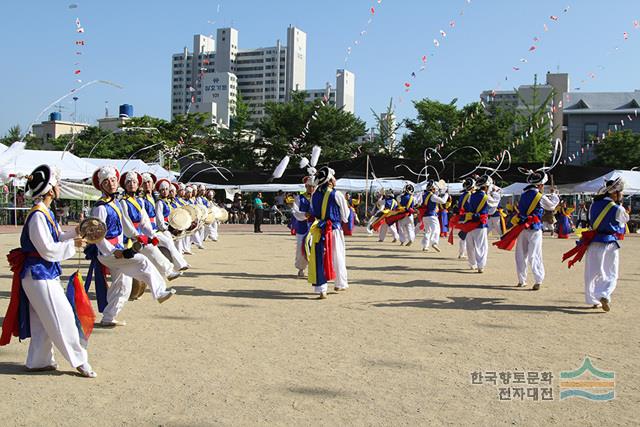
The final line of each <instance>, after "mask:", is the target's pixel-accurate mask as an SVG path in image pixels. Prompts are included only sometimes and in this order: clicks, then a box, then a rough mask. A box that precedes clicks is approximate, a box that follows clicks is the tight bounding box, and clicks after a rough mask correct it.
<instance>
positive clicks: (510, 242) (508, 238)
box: [493, 215, 540, 251]
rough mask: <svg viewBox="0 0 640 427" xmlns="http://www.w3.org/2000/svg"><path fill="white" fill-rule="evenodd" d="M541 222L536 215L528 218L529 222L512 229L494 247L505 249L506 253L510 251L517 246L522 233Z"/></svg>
mask: <svg viewBox="0 0 640 427" xmlns="http://www.w3.org/2000/svg"><path fill="white" fill-rule="evenodd" d="M539 222H540V218H538V217H537V216H535V215H532V216H528V217H527V220H526V221H525V222H524V223H522V224H518V225H516V226H515V227H512V228H511V230H509V231H507V232H506V233H505V234H504V235H503V236H502V237H501V238H500V240H498V241H497V242H495V243H493V245H494V246H497V247H498V249H504V250H506V251H510V250H511V249H513V247H514V246H515V245H516V241H517V240H518V236H519V235H520V233H522V231H524V230H526V229H529V228H531V225H533V224H537V223H539Z"/></svg>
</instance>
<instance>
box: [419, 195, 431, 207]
mask: <svg viewBox="0 0 640 427" xmlns="http://www.w3.org/2000/svg"><path fill="white" fill-rule="evenodd" d="M431 196H433V193H429V195H428V196H427V198H426V199H424V202H422V205H423V206H427V203H429V200H431Z"/></svg>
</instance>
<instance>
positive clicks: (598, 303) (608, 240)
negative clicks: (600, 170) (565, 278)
mask: <svg viewBox="0 0 640 427" xmlns="http://www.w3.org/2000/svg"><path fill="white" fill-rule="evenodd" d="M623 190H624V181H623V180H622V178H616V179H612V180H609V181H606V182H605V184H604V186H603V187H602V188H600V189H599V190H598V193H597V194H596V196H595V197H594V199H593V203H592V204H591V208H590V209H589V225H590V227H591V229H590V230H587V231H583V232H582V235H581V237H580V241H579V242H578V245H577V246H576V247H575V248H573V249H572V250H570V251H569V252H567V253H566V254H564V256H563V261H564V260H566V259H568V258H570V257H574V259H573V260H571V261H569V268H571V266H572V265H573V264H575V263H576V262H578V261H580V260H581V259H582V257H583V256H585V254H586V257H585V263H584V296H585V300H586V302H587V304H590V305H592V306H593V307H594V308H598V307H602V309H603V310H604V311H609V310H610V309H611V294H613V291H614V290H615V288H616V285H617V283H618V268H619V262H620V257H619V251H620V244H619V243H618V241H619V240H620V239H621V238H623V236H624V233H625V231H626V224H627V222H628V221H629V212H627V210H626V209H625V208H624V207H623V206H622V201H623V194H622V192H623Z"/></svg>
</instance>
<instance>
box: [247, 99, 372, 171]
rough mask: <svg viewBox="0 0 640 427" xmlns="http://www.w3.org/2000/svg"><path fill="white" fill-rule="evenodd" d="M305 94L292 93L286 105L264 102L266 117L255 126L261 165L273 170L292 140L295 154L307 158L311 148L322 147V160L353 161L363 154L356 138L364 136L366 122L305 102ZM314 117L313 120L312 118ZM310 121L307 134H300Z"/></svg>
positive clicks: (342, 112) (286, 151) (348, 114)
mask: <svg viewBox="0 0 640 427" xmlns="http://www.w3.org/2000/svg"><path fill="white" fill-rule="evenodd" d="M304 99H305V93H304V92H294V93H293V94H292V96H291V100H290V101H288V102H285V103H267V104H266V105H265V112H266V116H265V117H264V118H263V119H262V120H261V121H260V123H259V124H258V130H259V134H260V138H259V139H258V141H257V143H258V147H259V148H260V150H261V151H262V156H261V157H262V158H261V163H262V166H264V167H266V168H272V167H274V166H275V165H276V164H277V163H278V162H279V161H280V160H281V159H282V158H283V157H284V156H285V155H286V154H289V145H290V143H291V142H292V141H295V143H296V144H297V149H296V153H297V154H301V155H304V156H308V155H309V153H310V152H311V148H312V147H313V146H314V145H319V146H320V147H322V150H323V154H322V157H323V159H325V160H329V159H330V160H342V159H348V158H352V157H354V156H356V155H358V154H359V153H360V152H361V151H362V147H361V146H360V144H359V143H358V142H357V138H358V137H360V136H362V135H364V134H365V133H366V126H365V123H364V122H363V121H362V120H360V119H358V118H357V117H355V116H354V115H353V114H351V113H348V112H345V111H343V110H341V109H337V108H335V107H334V106H331V105H324V106H322V105H321V102H320V101H316V102H315V103H313V104H310V103H305V101H304ZM314 114H315V116H316V118H315V119H313V116H314ZM307 122H309V131H308V132H307V133H306V135H305V136H302V131H303V129H304V127H305V126H306V124H307Z"/></svg>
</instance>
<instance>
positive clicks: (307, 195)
mask: <svg viewBox="0 0 640 427" xmlns="http://www.w3.org/2000/svg"><path fill="white" fill-rule="evenodd" d="M303 183H304V188H305V192H304V193H302V194H298V195H297V196H296V197H295V198H294V199H293V208H292V209H291V213H292V215H293V219H294V221H295V224H294V226H295V231H296V256H295V263H294V265H295V267H296V269H298V277H304V270H305V269H306V268H307V265H308V264H309V262H308V261H307V252H306V250H305V239H306V238H307V233H308V232H309V226H310V225H311V224H312V223H313V221H314V217H313V215H312V214H311V196H312V195H313V192H314V190H315V187H314V185H313V178H312V177H310V176H306V177H304V179H303Z"/></svg>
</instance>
